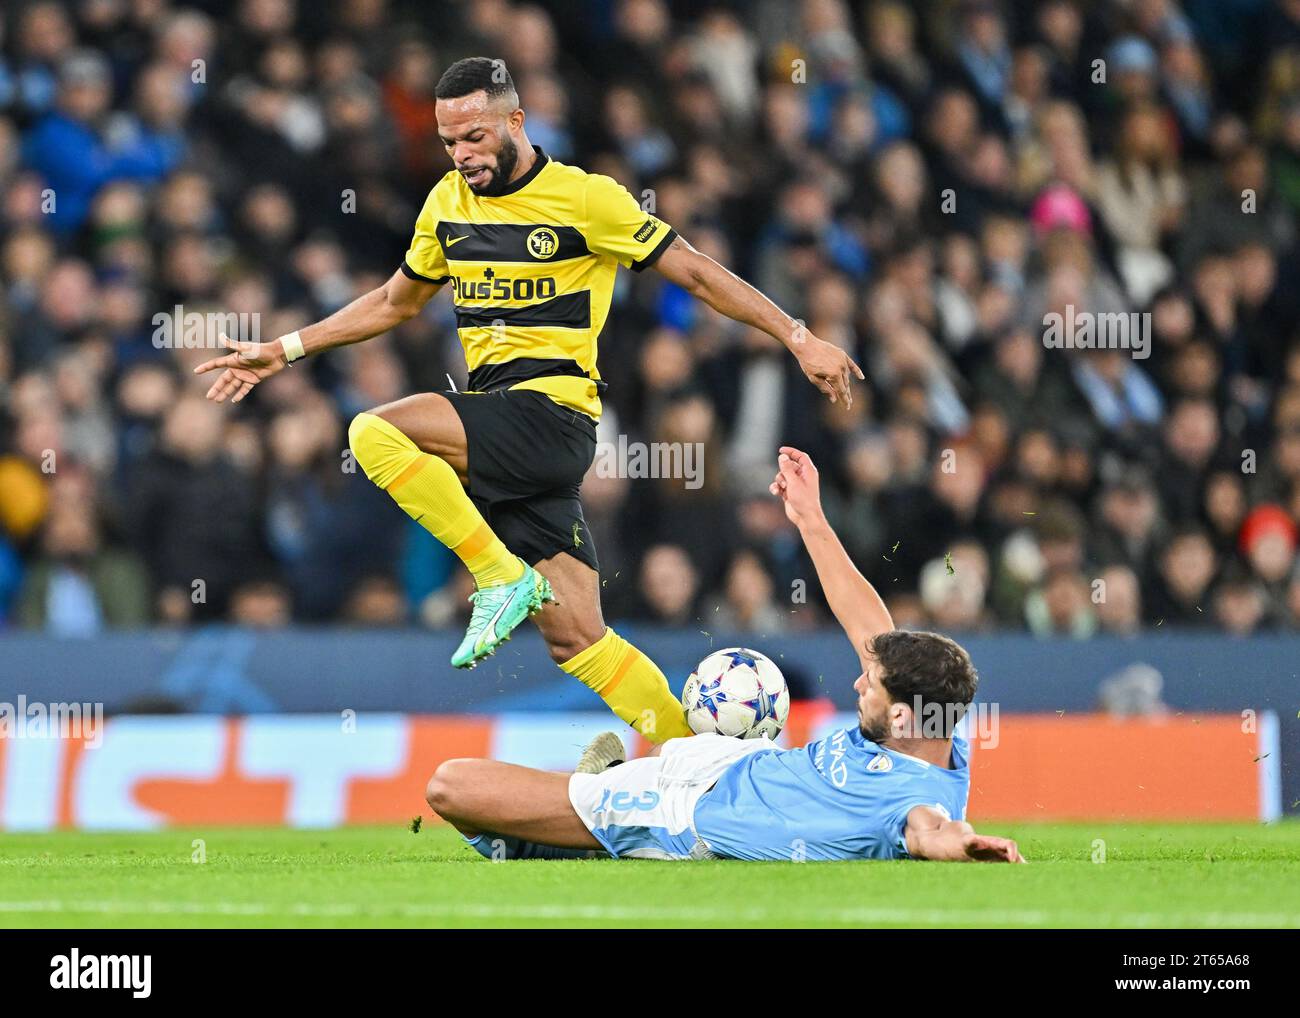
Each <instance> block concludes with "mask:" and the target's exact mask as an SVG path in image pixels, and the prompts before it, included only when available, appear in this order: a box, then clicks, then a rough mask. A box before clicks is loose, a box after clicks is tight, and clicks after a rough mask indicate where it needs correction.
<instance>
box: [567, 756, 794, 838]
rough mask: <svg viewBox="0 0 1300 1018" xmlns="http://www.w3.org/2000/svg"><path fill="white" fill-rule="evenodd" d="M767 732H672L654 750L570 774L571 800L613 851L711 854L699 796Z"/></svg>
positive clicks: (584, 820)
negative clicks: (698, 817) (748, 735)
mask: <svg viewBox="0 0 1300 1018" xmlns="http://www.w3.org/2000/svg"><path fill="white" fill-rule="evenodd" d="M777 748H779V747H777V746H776V744H775V743H772V742H769V741H768V740H767V739H735V738H731V737H730V736H725V735H694V736H690V737H686V738H680V739H669V740H668V741H667V742H665V743H664V744H663V749H662V750H661V751H660V753H659V755H658V756H649V757H643V758H642V759H640V760H628V761H627V762H626V763H621V764H619V765H618V766H617V767H611V768H609V769H608V770H606V771H603V772H602V773H600V774H574V775H572V776H571V777H570V778H569V801H570V802H571V803H572V804H573V808H574V810H575V811H577V814H578V816H579V817H580V818H581V819H582V822H583V823H584V824H585V825H586V826H587V830H589V831H591V833H592V834H593V835H594V836H595V838H596V840H597V841H599V842H600V843H601V844H602V845H604V846H605V849H606V850H607V851H608V852H609V854H610V855H612V856H616V857H619V858H628V859H711V858H715V856H714V855H713V854H712V853H711V852H710V851H709V849H708V846H706V845H705V844H704V842H703V841H701V840H700V839H699V837H698V836H697V835H696V833H695V825H694V823H693V822H692V818H693V816H694V814H695V804H696V803H697V802H699V800H700V796H702V795H703V794H704V793H705V792H707V791H708V790H709V789H710V788H712V787H713V785H714V783H715V782H717V780H718V778H720V777H721V776H722V774H723V772H724V771H725V770H726V769H727V768H728V767H730V766H731V765H732V764H734V763H735V762H736V761H737V760H740V759H741V758H743V757H745V756H747V755H749V754H750V753H763V752H770V751H772V750H775V749H777Z"/></svg>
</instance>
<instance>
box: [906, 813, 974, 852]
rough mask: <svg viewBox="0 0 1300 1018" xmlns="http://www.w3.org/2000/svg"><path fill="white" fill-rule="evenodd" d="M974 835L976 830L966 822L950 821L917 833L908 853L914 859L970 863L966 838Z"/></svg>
mask: <svg viewBox="0 0 1300 1018" xmlns="http://www.w3.org/2000/svg"><path fill="white" fill-rule="evenodd" d="M974 833H975V828H974V827H972V826H971V825H970V824H968V823H966V822H965V821H962V820H949V821H948V822H947V823H945V824H942V825H940V826H939V827H936V828H935V829H933V830H929V831H920V832H917V833H916V834H915V835H914V836H913V838H912V840H911V844H909V845H908V849H907V851H908V854H909V855H910V856H911V857H912V858H913V859H929V860H930V861H932V862H970V861H971V857H970V856H969V855H968V854H967V852H966V836H967V835H968V834H974Z"/></svg>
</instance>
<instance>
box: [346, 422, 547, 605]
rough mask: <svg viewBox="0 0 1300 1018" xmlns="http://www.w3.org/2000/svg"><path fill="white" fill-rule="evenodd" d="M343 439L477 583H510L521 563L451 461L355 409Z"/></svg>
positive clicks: (371, 475) (367, 469)
mask: <svg viewBox="0 0 1300 1018" xmlns="http://www.w3.org/2000/svg"><path fill="white" fill-rule="evenodd" d="M348 445H349V446H351V447H352V454H353V455H354V456H355V457H356V459H357V462H358V463H360V464H361V469H362V470H364V471H365V472H366V476H367V477H369V478H370V479H371V480H372V481H374V482H375V484H377V485H378V486H379V487H381V488H383V489H384V490H385V491H387V492H388V494H390V495H392V496H393V499H394V501H396V502H397V504H398V505H399V506H401V507H402V509H403V510H404V511H405V512H406V514H407V515H408V516H410V517H411V518H412V519H413V520H415V521H416V522H417V523H419V524H420V526H422V527H423V528H424V529H425V530H427V531H428V532H429V533H431V534H432V535H433V536H434V537H436V538H437V539H438V540H439V541H441V542H442V543H443V544H445V545H446V546H447V547H448V548H450V549H451V550H452V551H454V552H455V553H456V555H457V556H458V557H459V558H460V560H461V561H462V562H464V563H465V565H466V566H467V567H468V568H469V571H470V572H471V573H473V574H474V579H475V581H476V582H477V583H478V585H479V586H480V587H493V586H496V585H497V584H500V583H513V582H514V581H515V580H517V579H519V577H521V576H522V575H523V574H524V567H523V563H522V562H521V561H520V560H519V558H518V557H517V556H515V555H514V554H512V553H511V551H510V549H509V548H507V547H506V546H505V545H504V544H502V543H501V539H500V538H498V537H497V535H496V534H494V533H493V532H492V528H491V527H490V526H488V523H487V520H485V519H483V514H482V513H480V512H479V511H478V509H476V508H475V507H474V503H473V501H471V499H470V497H469V495H467V494H466V493H465V489H464V487H462V485H461V483H460V478H459V477H457V476H456V471H455V470H454V469H452V466H451V464H450V463H448V462H447V461H446V460H444V459H442V458H441V457H439V456H432V455H430V454H429V453H427V452H421V451H420V448H419V446H417V445H416V444H415V443H414V442H412V441H411V440H410V439H409V438H407V437H406V435H404V434H403V433H402V432H401V431H400V430H399V429H398V428H396V427H394V426H393V425H392V424H390V423H389V422H388V421H386V420H384V419H383V418H382V417H376V416H375V415H374V414H357V416H356V417H354V418H353V419H352V424H351V426H350V427H349V428H348Z"/></svg>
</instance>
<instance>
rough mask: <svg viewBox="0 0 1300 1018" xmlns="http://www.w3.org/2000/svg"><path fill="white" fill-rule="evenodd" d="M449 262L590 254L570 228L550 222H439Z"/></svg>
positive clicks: (558, 259) (541, 259)
mask: <svg viewBox="0 0 1300 1018" xmlns="http://www.w3.org/2000/svg"><path fill="white" fill-rule="evenodd" d="M438 241H439V243H441V244H442V250H443V254H445V255H446V256H447V261H449V262H533V263H534V264H542V263H550V262H562V261H564V260H565V259H566V258H582V257H583V256H584V255H589V254H591V251H590V250H588V248H587V241H586V240H585V239H584V238H583V236H582V234H581V233H579V232H578V231H577V229H575V228H574V227H572V226H552V225H551V224H550V223H453V222H448V221H446V220H443V221H441V222H439V223H438Z"/></svg>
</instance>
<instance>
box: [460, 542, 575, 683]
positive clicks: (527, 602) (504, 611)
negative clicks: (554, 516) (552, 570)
mask: <svg viewBox="0 0 1300 1018" xmlns="http://www.w3.org/2000/svg"><path fill="white" fill-rule="evenodd" d="M520 561H521V562H522V561H523V560H522V559H521V560H520ZM469 599H470V601H471V602H472V603H473V605H474V611H473V614H472V615H470V619H469V628H468V629H467V630H465V639H463V640H461V642H460V646H459V647H457V648H456V653H455V654H453V655H452V656H451V663H452V667H454V668H473V667H474V666H475V665H476V664H478V663H479V662H480V661H482V660H483V659H484V658H485V657H490V656H491V655H492V654H493V653H495V652H496V649H497V648H498V647H500V646H501V644H503V643H505V642H506V641H507V640H508V639H510V634H511V633H512V632H514V629H515V627H516V626H518V625H519V623H521V622H523V621H524V619H526V618H528V616H529V615H532V614H534V613H535V612H539V611H541V610H542V605H544V604H546V603H547V602H551V601H554V600H555V594H554V593H552V591H551V584H550V581H549V580H547V579H546V577H545V576H543V575H542V574H541V573H539V572H538V571H537V570H536V569H534V568H533V567H532V566H530V565H528V563H526V562H525V563H524V575H523V576H521V577H519V579H517V580H515V582H514V583H502V584H499V585H497V586H495V587H486V588H484V589H483V590H476V591H474V593H472V594H470V596H469Z"/></svg>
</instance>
